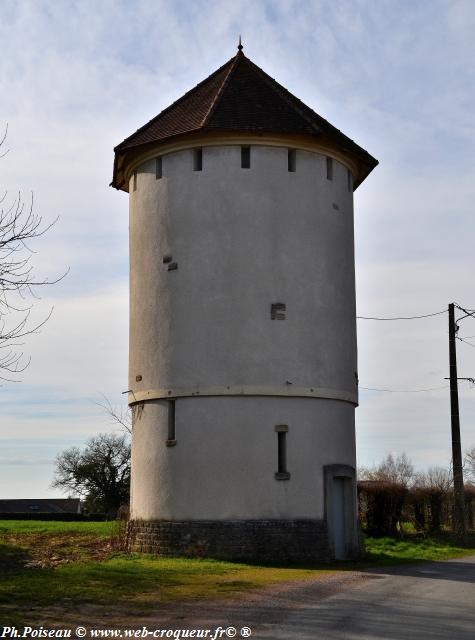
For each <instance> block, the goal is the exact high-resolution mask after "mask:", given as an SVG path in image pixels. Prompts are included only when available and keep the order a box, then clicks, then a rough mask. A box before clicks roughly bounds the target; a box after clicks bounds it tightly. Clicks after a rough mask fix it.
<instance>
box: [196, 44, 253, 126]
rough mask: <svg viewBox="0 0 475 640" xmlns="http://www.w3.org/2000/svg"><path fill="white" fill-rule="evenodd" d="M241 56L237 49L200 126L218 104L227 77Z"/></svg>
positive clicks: (203, 124)
mask: <svg viewBox="0 0 475 640" xmlns="http://www.w3.org/2000/svg"><path fill="white" fill-rule="evenodd" d="M241 58H245V55H244V54H243V53H242V51H238V53H237V54H236V55H235V56H234V58H232V60H233V64H232V65H231V66H230V68H229V71H228V73H227V74H226V77H225V78H224V79H223V82H222V83H221V86H220V87H219V89H218V91H217V92H216V95H215V96H214V99H213V101H212V103H211V105H210V108H209V109H208V111H207V112H206V114H205V116H204V118H203V120H202V121H201V126H202V127H204V126H205V125H206V123H207V122H208V121H209V119H210V118H211V116H212V115H213V113H214V111H215V109H216V106H217V104H218V100H219V98H220V97H221V96H222V95H223V92H224V89H225V87H226V85H227V84H228V82H229V79H230V77H231V76H232V74H233V72H234V71H235V70H236V67H237V65H238V62H239V60H240V59H241Z"/></svg>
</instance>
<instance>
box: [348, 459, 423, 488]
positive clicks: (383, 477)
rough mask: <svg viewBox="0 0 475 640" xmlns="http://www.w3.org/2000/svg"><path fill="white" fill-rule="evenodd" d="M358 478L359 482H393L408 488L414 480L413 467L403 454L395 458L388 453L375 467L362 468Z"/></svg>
mask: <svg viewBox="0 0 475 640" xmlns="http://www.w3.org/2000/svg"><path fill="white" fill-rule="evenodd" d="M358 477H359V479H360V480H378V481H380V482H393V483H394V484H400V485H403V486H405V487H408V486H409V485H410V484H411V482H412V480H413V478H414V466H413V464H412V462H411V461H410V460H409V458H408V457H407V455H406V454H405V453H401V454H399V455H398V456H397V457H396V458H394V456H393V455H392V453H390V454H389V455H388V456H387V457H386V458H384V460H382V462H380V464H379V465H378V466H377V467H372V468H367V467H362V468H361V469H360V470H359V472H358Z"/></svg>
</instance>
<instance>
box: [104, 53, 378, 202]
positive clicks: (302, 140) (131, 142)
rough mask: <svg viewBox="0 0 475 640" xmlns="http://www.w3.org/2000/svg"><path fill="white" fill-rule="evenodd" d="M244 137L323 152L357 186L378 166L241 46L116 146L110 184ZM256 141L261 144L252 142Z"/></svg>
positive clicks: (121, 186) (120, 185)
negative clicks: (162, 159) (178, 154)
mask: <svg viewBox="0 0 475 640" xmlns="http://www.w3.org/2000/svg"><path fill="white" fill-rule="evenodd" d="M243 136H244V137H246V139H247V140H248V141H249V142H257V143H258V140H259V138H260V139H262V143H263V144H268V143H269V141H270V142H272V141H274V143H275V144H279V142H280V143H281V144H282V143H283V144H284V146H286V145H288V146H295V147H298V148H303V149H308V150H316V151H320V152H322V153H324V154H326V155H330V156H333V157H334V158H335V159H337V160H340V161H343V162H344V164H346V165H347V166H348V167H349V168H350V169H351V172H352V175H353V188H354V189H356V188H357V187H358V185H359V184H361V182H362V181H363V180H364V179H365V178H366V177H367V176H368V174H369V173H370V172H371V171H372V170H373V169H374V167H375V166H376V165H377V164H378V161H377V160H376V159H375V158H373V156H371V155H370V154H369V153H368V152H367V151H365V150H364V149H363V148H362V147H360V146H359V145H358V144H356V143H355V142H354V141H353V140H351V139H350V138H348V137H347V136H346V135H345V134H344V133H342V132H341V131H340V130H339V129H337V128H336V127H334V126H333V125H332V124H330V123H329V122H328V121H327V120H325V119H324V118H322V117H321V116H319V115H318V114H317V113H316V112H315V111H313V110H312V109H311V108H310V107H308V106H306V105H305V104H304V103H303V102H301V101H300V100H299V99H298V98H296V97H295V96H294V95H292V94H291V93H290V92H289V91H287V89H285V88H284V87H283V86H282V85H280V84H279V83H278V82H276V81H275V80H274V79H273V78H271V77H270V76H269V75H268V74H267V73H265V72H264V71H263V70H262V69H260V68H259V67H258V66H257V65H255V64H254V63H253V62H252V61H251V60H250V59H249V58H247V57H246V56H245V55H244V54H243V52H242V48H240V49H239V50H238V53H237V54H236V55H235V56H234V57H233V58H231V60H229V61H228V62H226V63H225V64H224V65H223V66H222V67H220V68H219V69H217V70H216V71H215V72H214V73H212V74H211V75H210V76H209V77H208V78H206V79H205V80H203V81H202V82H200V83H199V84H198V85H196V86H195V87H194V88H193V89H191V90H190V91H188V92H187V93H186V94H185V95H184V96H182V97H181V98H180V99H179V100H177V101H176V102H174V103H173V104H171V105H170V106H169V107H167V108H166V109H164V110H163V111H162V112H161V113H159V114H158V115H157V116H156V117H155V118H153V119H152V120H150V122H148V123H147V124H145V125H144V126H143V127H141V128H140V129H138V130H137V131H136V132H135V133H133V134H132V135H131V136H129V137H128V138H126V139H125V140H124V141H123V142H121V143H120V144H119V145H118V146H117V147H116V148H115V160H114V174H113V179H112V183H111V184H112V186H113V187H115V188H116V189H122V190H123V191H128V189H129V186H128V185H129V178H130V175H131V174H132V172H133V171H134V170H135V168H136V167H137V166H138V165H139V164H141V163H143V162H144V161H146V160H147V159H149V158H152V157H154V156H155V155H156V154H157V150H159V152H161V153H167V152H169V151H171V150H176V149H180V148H186V147H187V146H196V145H204V144H206V143H208V144H216V143H217V141H218V140H219V139H221V140H224V142H226V141H227V142H228V143H229V142H230V141H232V139H233V138H236V137H239V138H242V137H243ZM254 139H257V140H254Z"/></svg>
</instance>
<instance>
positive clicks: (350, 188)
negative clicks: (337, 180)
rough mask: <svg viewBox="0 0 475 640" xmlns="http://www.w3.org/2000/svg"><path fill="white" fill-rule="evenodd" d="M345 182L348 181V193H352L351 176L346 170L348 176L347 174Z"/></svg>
mask: <svg viewBox="0 0 475 640" xmlns="http://www.w3.org/2000/svg"><path fill="white" fill-rule="evenodd" d="M347 176H348V177H347V180H348V191H350V192H351V191H352V190H353V176H352V175H351V171H350V170H349V169H348V174H347Z"/></svg>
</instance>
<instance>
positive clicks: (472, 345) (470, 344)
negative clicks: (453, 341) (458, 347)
mask: <svg viewBox="0 0 475 640" xmlns="http://www.w3.org/2000/svg"><path fill="white" fill-rule="evenodd" d="M455 337H456V338H457V340H460V342H464V343H465V344H468V345H469V347H473V348H474V349H475V344H472V343H471V342H468V341H467V340H465V338H459V337H458V336H455Z"/></svg>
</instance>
